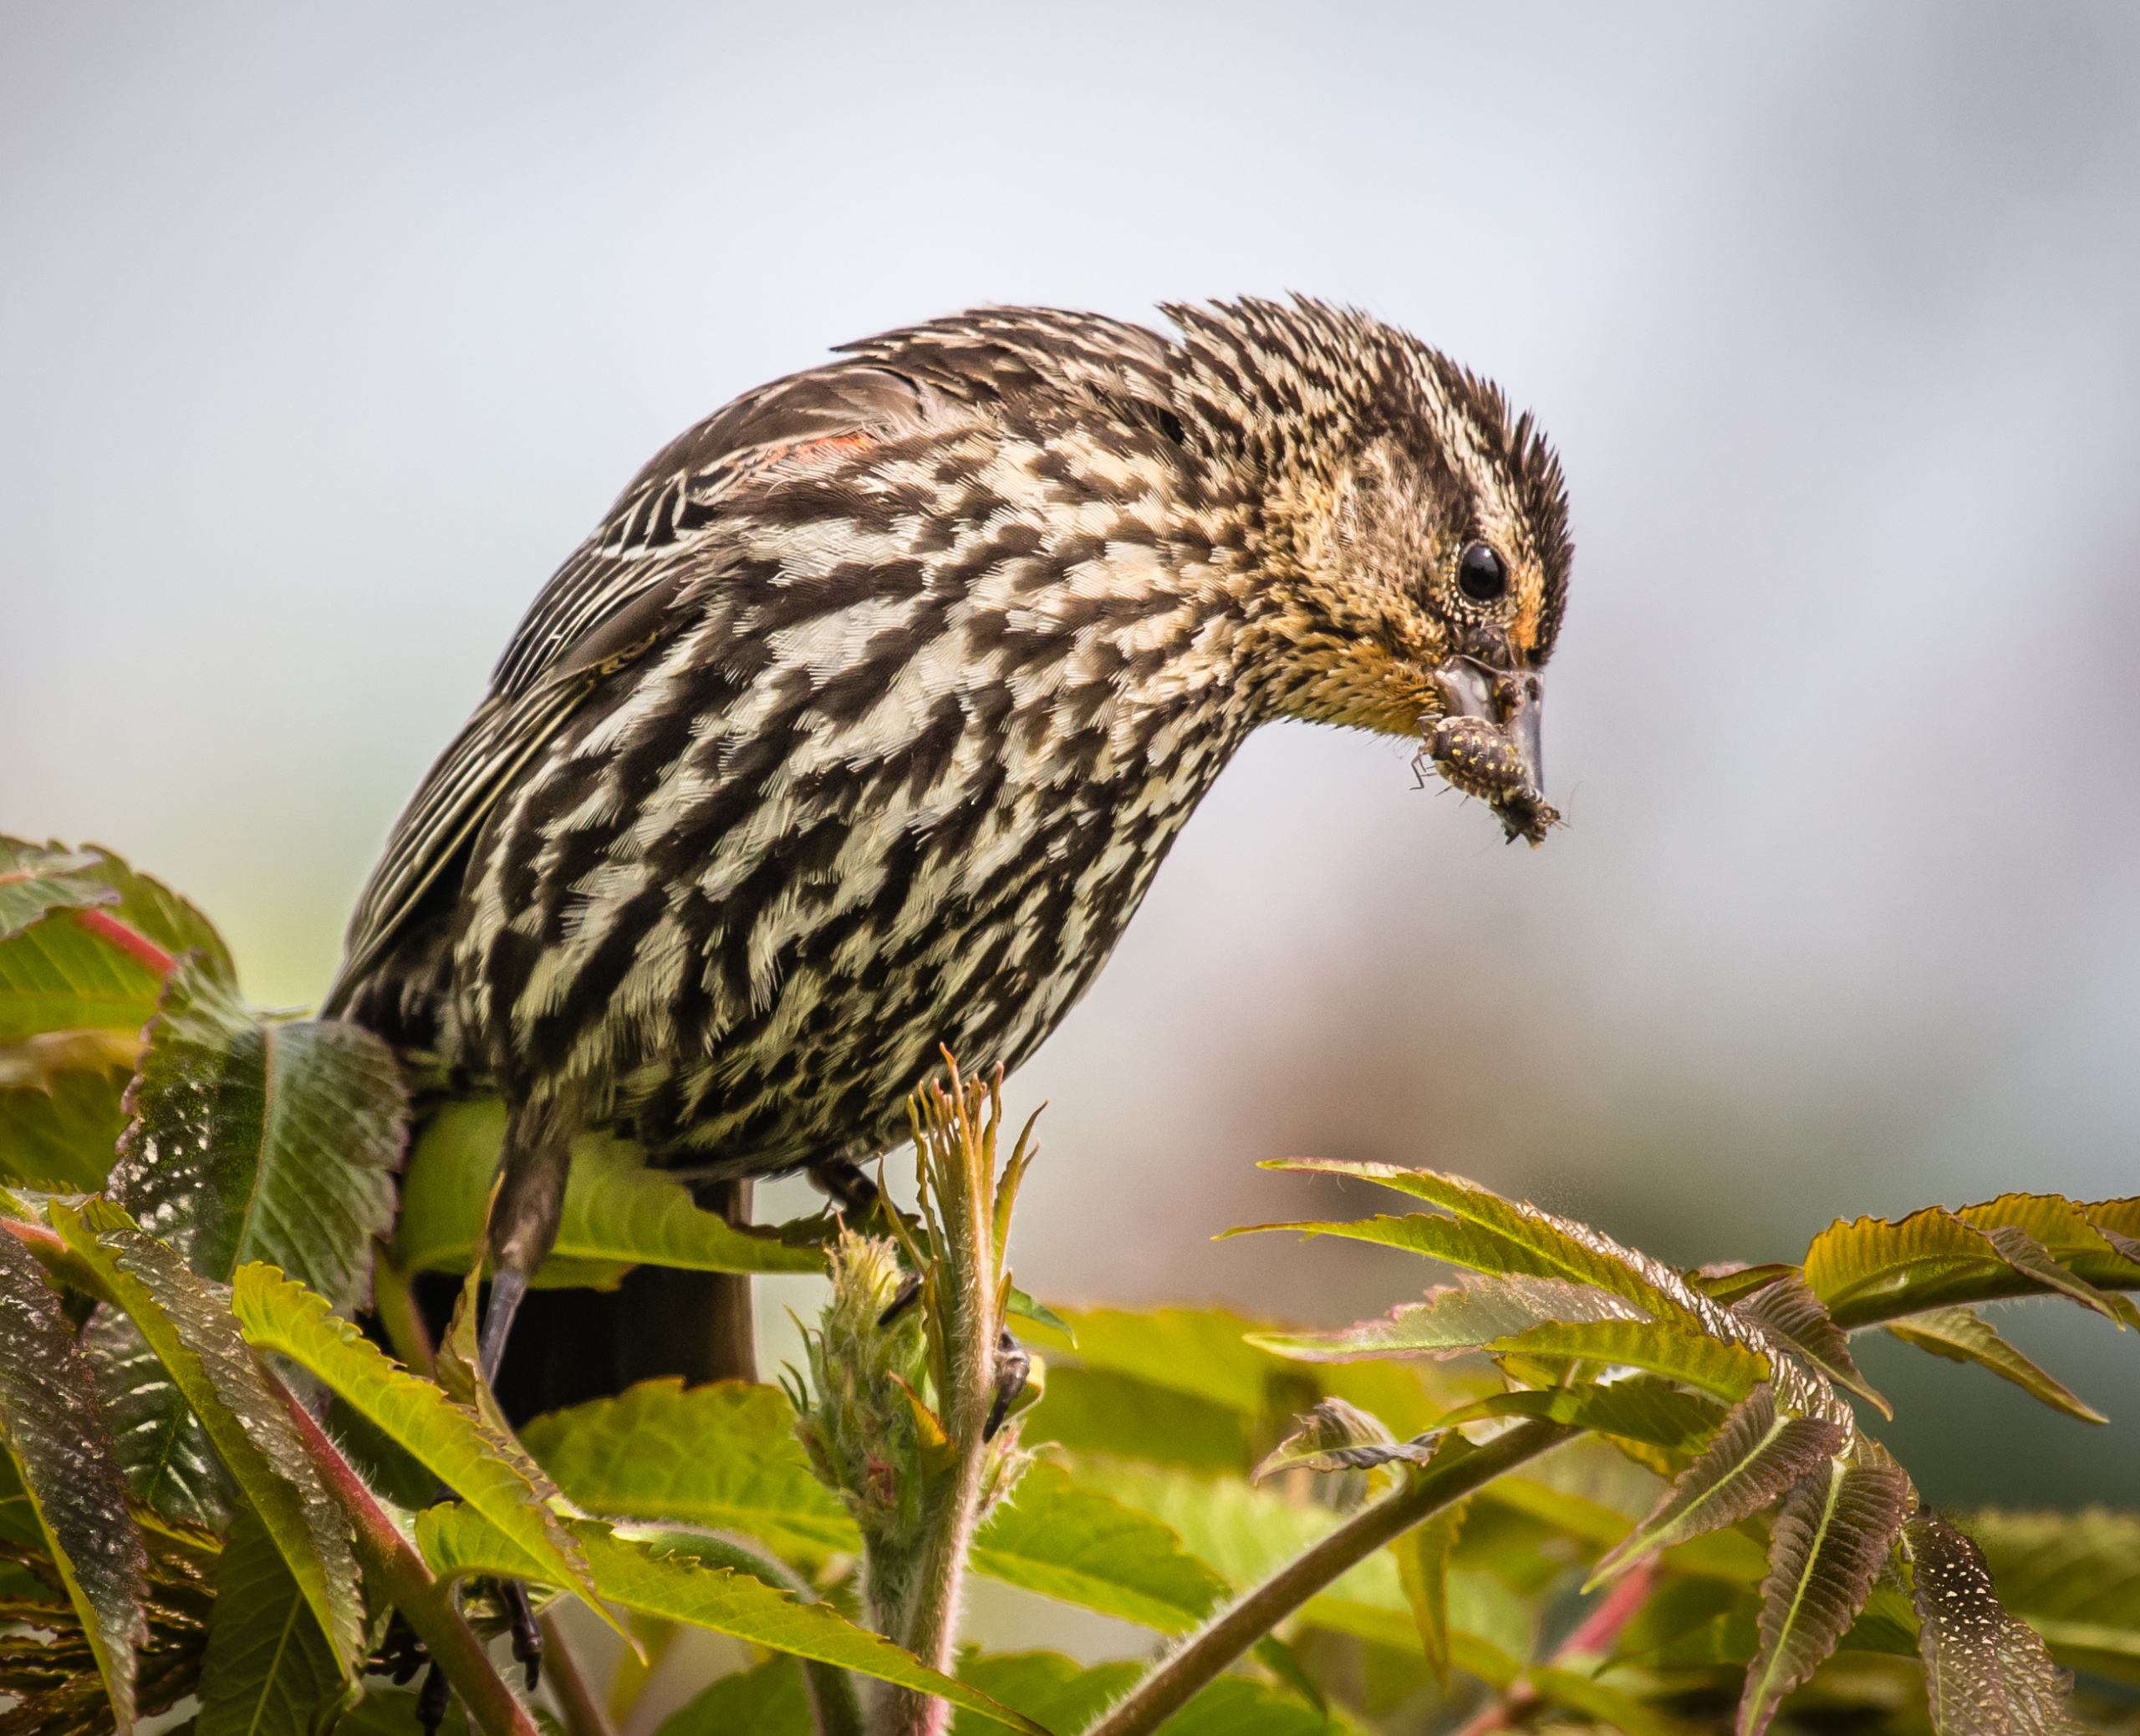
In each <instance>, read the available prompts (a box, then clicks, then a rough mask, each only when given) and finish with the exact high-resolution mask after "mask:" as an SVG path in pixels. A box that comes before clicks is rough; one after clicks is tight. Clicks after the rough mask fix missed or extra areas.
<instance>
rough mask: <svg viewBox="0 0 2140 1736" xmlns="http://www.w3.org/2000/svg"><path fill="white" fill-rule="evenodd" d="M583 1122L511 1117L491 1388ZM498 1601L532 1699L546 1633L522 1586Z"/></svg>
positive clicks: (554, 1219) (537, 1114)
mask: <svg viewBox="0 0 2140 1736" xmlns="http://www.w3.org/2000/svg"><path fill="white" fill-rule="evenodd" d="M577 1122H578V1116H577V1114H576V1112H573V1110H572V1109H568V1107H565V1106H563V1105H560V1104H558V1103H555V1102H551V1103H544V1104H537V1103H532V1102H521V1103H516V1104H514V1105H513V1107H512V1113H511V1114H510V1115H508V1116H507V1118H506V1126H505V1148H504V1150H503V1151H502V1152H501V1153H499V1154H498V1170H499V1175H500V1184H499V1187H498V1194H497V1201H496V1203H495V1204H493V1205H492V1208H491V1245H492V1248H493V1249H494V1250H496V1253H497V1269H496V1271H495V1273H494V1275H492V1279H491V1299H490V1306H488V1307H487V1309H485V1311H484V1313H483V1331H482V1337H481V1339H480V1340H479V1341H478V1344H477V1357H476V1360H477V1362H478V1363H479V1364H480V1365H481V1367H482V1374H483V1380H484V1382H485V1384H487V1385H495V1384H496V1382H497V1377H498V1367H499V1365H500V1364H501V1363H502V1362H504V1361H505V1347H506V1341H507V1339H508V1338H509V1337H511V1336H512V1317H513V1316H514V1315H515V1314H517V1312H519V1310H520V1302H521V1298H522V1297H523V1296H526V1295H527V1280H529V1279H530V1278H532V1276H534V1275H535V1273H536V1272H537V1270H539V1269H540V1267H541V1266H542V1264H543V1260H546V1259H547V1258H548V1256H549V1252H550V1248H551V1245H553V1243H554V1242H556V1240H557V1239H558V1220H559V1219H561V1218H562V1217H563V1214H564V1204H565V1178H566V1177H567V1175H568V1174H569V1173H570V1172H571V1169H572V1136H573V1132H574V1130H575V1127H576V1123H577ZM498 1597H499V1600H500V1601H502V1603H503V1604H504V1605H505V1612H506V1620H507V1622H509V1623H510V1624H511V1626H512V1655H513V1657H514V1658H515V1659H516V1660H517V1661H518V1662H519V1663H520V1664H521V1666H522V1667H523V1668H524V1669H525V1670H526V1672H527V1691H528V1693H534V1692H535V1689H536V1688H537V1686H538V1684H539V1683H541V1681H542V1679H543V1630H542V1629H541V1628H540V1627H538V1626H537V1625H536V1621H535V1611H534V1608H533V1606H532V1605H531V1604H530V1603H529V1602H528V1601H527V1586H523V1585H522V1584H521V1583H520V1581H517V1580H500V1581H498ZM426 1686H427V1687H428V1684H426Z"/></svg>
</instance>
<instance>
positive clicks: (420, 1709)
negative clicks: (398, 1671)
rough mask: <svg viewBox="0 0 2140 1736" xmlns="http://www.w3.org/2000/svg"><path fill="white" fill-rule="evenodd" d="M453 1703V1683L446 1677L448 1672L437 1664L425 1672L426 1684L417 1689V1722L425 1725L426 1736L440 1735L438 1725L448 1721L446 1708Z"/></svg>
mask: <svg viewBox="0 0 2140 1736" xmlns="http://www.w3.org/2000/svg"><path fill="white" fill-rule="evenodd" d="M452 1703H453V1684H452V1683H450V1682H448V1681H447V1680H446V1672H445V1671H444V1670H442V1669H441V1668H440V1667H438V1666H437V1665H436V1664H433V1665H432V1666H431V1668H430V1669H428V1670H426V1671H425V1672H424V1685H423V1686H422V1687H421V1688H419V1689H418V1690H417V1691H416V1722H417V1723H420V1724H421V1725H422V1726H423V1727H424V1736H438V1727H439V1726H440V1725H441V1724H442V1723H445V1722H446V1708H448V1707H450V1706H451V1705H452Z"/></svg>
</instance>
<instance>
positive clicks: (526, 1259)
mask: <svg viewBox="0 0 2140 1736" xmlns="http://www.w3.org/2000/svg"><path fill="white" fill-rule="evenodd" d="M577 1123H578V1116H577V1114H576V1113H573V1112H572V1111H571V1109H569V1108H568V1107H567V1106H566V1105H563V1104H561V1103H559V1102H556V1101H555V1100H554V1099H553V1100H550V1101H548V1102H532V1101H530V1102H519V1103H515V1104H514V1105H513V1106H512V1112H511V1113H510V1114H509V1115H508V1116H507V1117H506V1124H505V1148H504V1149H503V1150H502V1151H501V1152H500V1153H498V1195H497V1202H496V1204H493V1205H492V1208H491V1235H490V1240H491V1250H492V1255H493V1256H494V1258H495V1260H496V1262H497V1264H496V1270H495V1272H494V1274H493V1275H492V1280H491V1300H490V1306H489V1307H488V1308H487V1309H486V1310H485V1311H484V1314H483V1334H482V1342H481V1361H482V1368H483V1378H484V1380H485V1381H487V1382H490V1383H492V1384H493V1385H495V1384H496V1383H497V1377H498V1365H499V1364H500V1363H501V1362H503V1361H504V1360H505V1347H506V1340H507V1338H508V1337H509V1336H511V1335H512V1316H514V1315H515V1314H516V1313H517V1312H518V1311H519V1308H520V1301H521V1298H522V1296H526V1295H527V1280H529V1279H530V1278H532V1277H533V1276H534V1275H535V1273H536V1271H537V1270H538V1269H539V1268H540V1267H541V1265H542V1264H543V1260H546V1259H548V1257H549V1252H550V1248H551V1245H552V1244H553V1243H554V1242H555V1241H556V1240H557V1239H558V1220H559V1219H561V1218H562V1217H563V1214H564V1205H565V1178H566V1177H567V1176H568V1174H569V1173H571V1170H572V1136H573V1133H575V1132H576V1131H577Z"/></svg>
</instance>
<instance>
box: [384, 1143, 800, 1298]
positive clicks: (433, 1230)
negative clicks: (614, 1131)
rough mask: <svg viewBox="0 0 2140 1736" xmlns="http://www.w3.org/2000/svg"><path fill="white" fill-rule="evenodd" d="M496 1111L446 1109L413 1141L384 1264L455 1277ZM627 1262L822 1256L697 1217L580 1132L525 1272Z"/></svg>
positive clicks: (478, 1224) (478, 1197) (492, 1162)
mask: <svg viewBox="0 0 2140 1736" xmlns="http://www.w3.org/2000/svg"><path fill="white" fill-rule="evenodd" d="M504 1137H505V1106H504V1105H503V1104H502V1103H500V1102H461V1103H450V1104H448V1105H447V1106H446V1107H444V1108H443V1109H441V1110H440V1111H439V1112H438V1113H437V1114H436V1115H435V1116H434V1117H432V1119H431V1123H430V1124H429V1125H428V1126H427V1127H425V1128H424V1130H423V1132H422V1133H420V1134H419V1135H418V1137H417V1139H416V1143H415V1149H414V1150H413V1151H411V1152H410V1156H409V1167H408V1173H406V1174H405V1176H404V1177H403V1179H402V1184H401V1222H400V1229H398V1230H397V1232H396V1240H395V1264H396V1265H400V1267H401V1268H402V1269H403V1270H405V1271H410V1272H419V1271H440V1272H465V1271H466V1270H468V1258H469V1255H470V1253H471V1250H473V1249H474V1247H475V1245H476V1236H477V1235H479V1234H480V1233H481V1231H482V1224H483V1214H484V1208H485V1206H486V1204H487V1201H488V1200H489V1199H490V1190H491V1183H492V1180H493V1179H494V1178H495V1177H496V1174H497V1154H498V1148H499V1145H500V1144H501V1143H502V1141H503V1139H504ZM634 1265H663V1266H676V1267H680V1268H682V1269H684V1270H688V1271H696V1272H821V1271H823V1270H824V1269H825V1260H824V1255H823V1253H822V1252H821V1251H820V1250H818V1249H815V1248H797V1247H788V1246H786V1245H783V1244H782V1243H781V1242H779V1241H778V1240H775V1239H774V1238H773V1237H772V1236H771V1235H758V1234H753V1233H752V1232H750V1231H746V1230H742V1229H736V1228H735V1227H734V1226H732V1225H731V1224H729V1222H728V1221H727V1219H725V1218H723V1217H722V1216H721V1214H720V1213H718V1212H709V1211H704V1210H701V1209H700V1208H699V1207H698V1205H696V1204H695V1203H694V1202H693V1200H692V1199H691V1191H690V1189H689V1188H688V1187H687V1186H685V1184H683V1183H682V1182H680V1181H678V1180H677V1179H675V1177H674V1176H672V1175H670V1174H669V1173H666V1172H665V1171H663V1170H660V1169H650V1168H647V1167H646V1154H645V1152H644V1151H642V1150H641V1149H640V1148H639V1147H638V1146H636V1145H634V1144H633V1143H631V1142H630V1141H629V1140H625V1139H619V1138H614V1137H613V1136H611V1135H609V1134H607V1133H583V1134H582V1135H581V1136H580V1137H579V1138H577V1139H575V1140H574V1141H573V1148H572V1170H571V1174H570V1177H569V1179H568V1181H567V1183H566V1184H565V1199H564V1210H563V1217H562V1219H560V1221H559V1223H558V1240H557V1243H556V1245H555V1246H554V1247H553V1249H552V1250H551V1253H550V1257H549V1258H548V1260H545V1261H544V1262H543V1269H542V1270H541V1271H540V1272H539V1273H538V1274H537V1275H536V1280H535V1281H536V1283H537V1284H538V1285H540V1286H543V1287H545V1288H554V1287H556V1286H558V1285H608V1284H614V1282H615V1281H616V1280H618V1279H619V1278H620V1277H622V1276H623V1275H624V1272H625V1271H626V1270H628V1269H629V1268H630V1267H632V1266H634Z"/></svg>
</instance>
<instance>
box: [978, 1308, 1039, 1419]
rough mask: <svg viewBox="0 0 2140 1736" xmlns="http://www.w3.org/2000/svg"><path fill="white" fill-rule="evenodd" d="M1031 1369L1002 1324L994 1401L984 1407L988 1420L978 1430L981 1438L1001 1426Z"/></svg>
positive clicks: (1009, 1332) (1030, 1363)
mask: <svg viewBox="0 0 2140 1736" xmlns="http://www.w3.org/2000/svg"><path fill="white" fill-rule="evenodd" d="M1032 1372H1033V1359H1032V1357H1029V1356H1027V1354H1026V1352H1025V1351H1024V1349H1023V1348H1022V1347H1021V1346H1020V1345H1019V1343H1018V1341H1017V1339H1015V1338H1013V1337H1012V1336H1011V1329H1010V1328H1009V1327H1008V1326H1005V1327H1004V1328H1003V1329H1002V1330H1001V1331H999V1332H998V1333H997V1334H996V1402H995V1403H993V1404H991V1405H990V1406H989V1408H988V1423H987V1425H986V1427H985V1428H982V1430H981V1439H983V1440H984V1441H992V1440H994V1439H995V1438H996V1430H997V1429H999V1428H1001V1427H1002V1426H1003V1419H1004V1418H1006V1417H1007V1416H1009V1415H1010V1414H1011V1406H1012V1405H1014V1404H1016V1403H1017V1402H1018V1395H1019V1394H1020V1393H1021V1392H1024V1391H1025V1390H1026V1382H1027V1381H1028V1380H1029V1379H1031V1378H1032Z"/></svg>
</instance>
